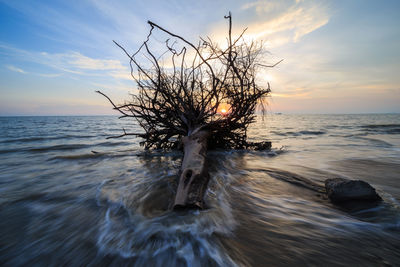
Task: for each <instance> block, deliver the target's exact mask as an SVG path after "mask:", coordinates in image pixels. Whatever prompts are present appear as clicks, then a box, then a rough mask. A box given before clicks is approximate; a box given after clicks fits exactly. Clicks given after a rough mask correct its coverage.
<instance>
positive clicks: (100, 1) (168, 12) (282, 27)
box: [0, 0, 400, 116]
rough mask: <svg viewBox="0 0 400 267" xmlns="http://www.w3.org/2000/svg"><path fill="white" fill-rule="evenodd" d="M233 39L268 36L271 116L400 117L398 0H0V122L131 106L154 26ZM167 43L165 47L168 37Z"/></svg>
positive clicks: (96, 112) (105, 111)
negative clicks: (143, 48) (135, 62)
mask: <svg viewBox="0 0 400 267" xmlns="http://www.w3.org/2000/svg"><path fill="white" fill-rule="evenodd" d="M229 11H231V12H232V18H233V28H234V31H233V32H234V33H235V34H238V33H239V32H241V30H243V29H244V28H248V30H247V32H246V36H245V38H246V40H254V41H260V42H261V41H262V42H263V43H264V48H265V49H266V50H267V51H268V52H269V53H266V54H265V59H263V60H265V62H266V63H274V62H277V61H279V60H281V59H283V62H281V63H280V64H279V65H277V66H276V67H274V68H272V69H265V70H262V72H261V75H260V76H261V79H262V80H264V81H269V82H270V84H271V88H272V93H271V97H270V98H269V99H268V102H269V105H268V111H269V112H282V113H320V114H321V113H323V114H326V113H392V112H396V113H398V112H400V16H399V15H398V14H400V1H397V0H384V1H380V0H375V1H371V0H331V1H329V0H326V1H324V0H321V1H315V0H280V1H279V0H271V1H238V0H233V1H228V0H226V1H223V0H211V1H192V0H186V1H184V0H181V1H177V0H176V1H174V0H172V1H161V0H158V1H156V0H146V1H135V0H113V1H105V0H69V1H67V0H64V1H59V0H48V1H45V0H35V1H30V0H0V116H9V115H105V114H116V113H115V111H113V110H112V109H111V106H110V104H109V103H108V102H107V100H106V99H105V98H104V97H102V96H101V95H99V94H96V93H95V90H101V91H103V92H104V93H106V94H108V95H109V96H110V97H111V98H113V99H114V100H115V101H116V102H123V101H124V100H129V99H130V93H134V92H135V83H134V81H133V80H132V78H131V77H130V70H129V59H128V58H127V57H126V55H125V54H124V53H123V51H121V49H119V48H118V47H117V46H116V45H115V44H114V43H113V42H112V40H115V41H117V42H118V43H120V44H122V45H123V46H124V47H125V48H127V49H128V50H129V51H135V50H136V49H137V48H138V47H139V46H140V44H141V43H142V42H143V41H144V40H145V38H146V35H147V32H148V30H149V25H148V24H147V21H148V20H151V21H154V22H155V23H157V24H159V25H161V26H163V27H164V28H166V29H168V30H170V31H173V32H175V33H177V34H179V35H181V36H183V37H185V38H186V39H188V40H190V41H192V42H194V43H197V41H198V40H199V37H206V36H209V37H210V38H212V39H214V40H217V41H218V42H223V41H224V38H225V36H226V34H227V28H228V25H227V20H224V18H223V17H224V15H227V14H228V12H229ZM161 41H162V40H161Z"/></svg>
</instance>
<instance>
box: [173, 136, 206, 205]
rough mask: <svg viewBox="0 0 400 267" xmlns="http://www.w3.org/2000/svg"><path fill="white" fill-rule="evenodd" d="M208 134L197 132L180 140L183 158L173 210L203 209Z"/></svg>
mask: <svg viewBox="0 0 400 267" xmlns="http://www.w3.org/2000/svg"><path fill="white" fill-rule="evenodd" d="M208 136H209V132H207V131H199V132H196V133H194V134H192V135H190V136H185V137H183V138H182V143H183V147H184V156H183V161H182V166H181V170H180V178H179V185H178V189H177V191H176V196H175V202H174V206H173V207H174V209H182V208H198V209H203V208H204V200H203V197H204V193H205V191H206V189H207V184H208V181H209V179H210V175H209V173H208V169H207V164H206V154H207V138H208Z"/></svg>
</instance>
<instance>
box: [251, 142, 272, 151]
mask: <svg viewBox="0 0 400 267" xmlns="http://www.w3.org/2000/svg"><path fill="white" fill-rule="evenodd" d="M271 147H272V143H271V142H270V141H264V142H259V143H255V142H248V143H247V145H246V148H247V149H254V150H258V151H261V150H270V149H271Z"/></svg>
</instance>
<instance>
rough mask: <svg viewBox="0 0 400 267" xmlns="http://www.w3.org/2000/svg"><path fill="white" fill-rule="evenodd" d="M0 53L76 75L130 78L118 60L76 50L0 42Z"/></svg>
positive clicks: (22, 71) (43, 75)
mask: <svg viewBox="0 0 400 267" xmlns="http://www.w3.org/2000/svg"><path fill="white" fill-rule="evenodd" d="M0 53H1V54H4V55H7V56H8V57H11V58H12V59H17V60H20V61H25V62H33V63H36V64H41V65H44V66H47V67H50V68H52V69H55V70H58V71H62V72H66V73H71V74H76V75H88V76H109V77H113V78H119V79H121V78H122V79H131V77H130V76H129V75H130V71H129V69H128V67H126V66H123V65H122V63H121V62H120V61H119V60H115V59H100V58H91V57H88V56H86V55H83V54H81V53H80V52H76V51H72V52H67V53H47V52H36V51H28V50H23V49H19V48H15V47H12V46H9V45H5V44H0ZM7 68H8V69H10V70H12V71H16V72H20V73H24V74H26V73H28V72H26V71H24V70H22V69H20V68H17V67H15V66H12V65H9V66H7ZM32 74H37V75H39V76H42V77H57V76H60V75H62V73H57V74H40V73H33V72H32Z"/></svg>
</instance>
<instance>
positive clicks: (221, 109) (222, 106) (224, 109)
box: [217, 103, 231, 116]
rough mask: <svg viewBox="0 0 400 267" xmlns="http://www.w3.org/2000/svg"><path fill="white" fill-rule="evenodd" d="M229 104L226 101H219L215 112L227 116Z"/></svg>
mask: <svg viewBox="0 0 400 267" xmlns="http://www.w3.org/2000/svg"><path fill="white" fill-rule="evenodd" d="M230 108H231V105H229V104H228V103H220V104H219V107H218V111H217V113H218V114H220V115H222V116H227V115H228V114H229V113H230Z"/></svg>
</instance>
